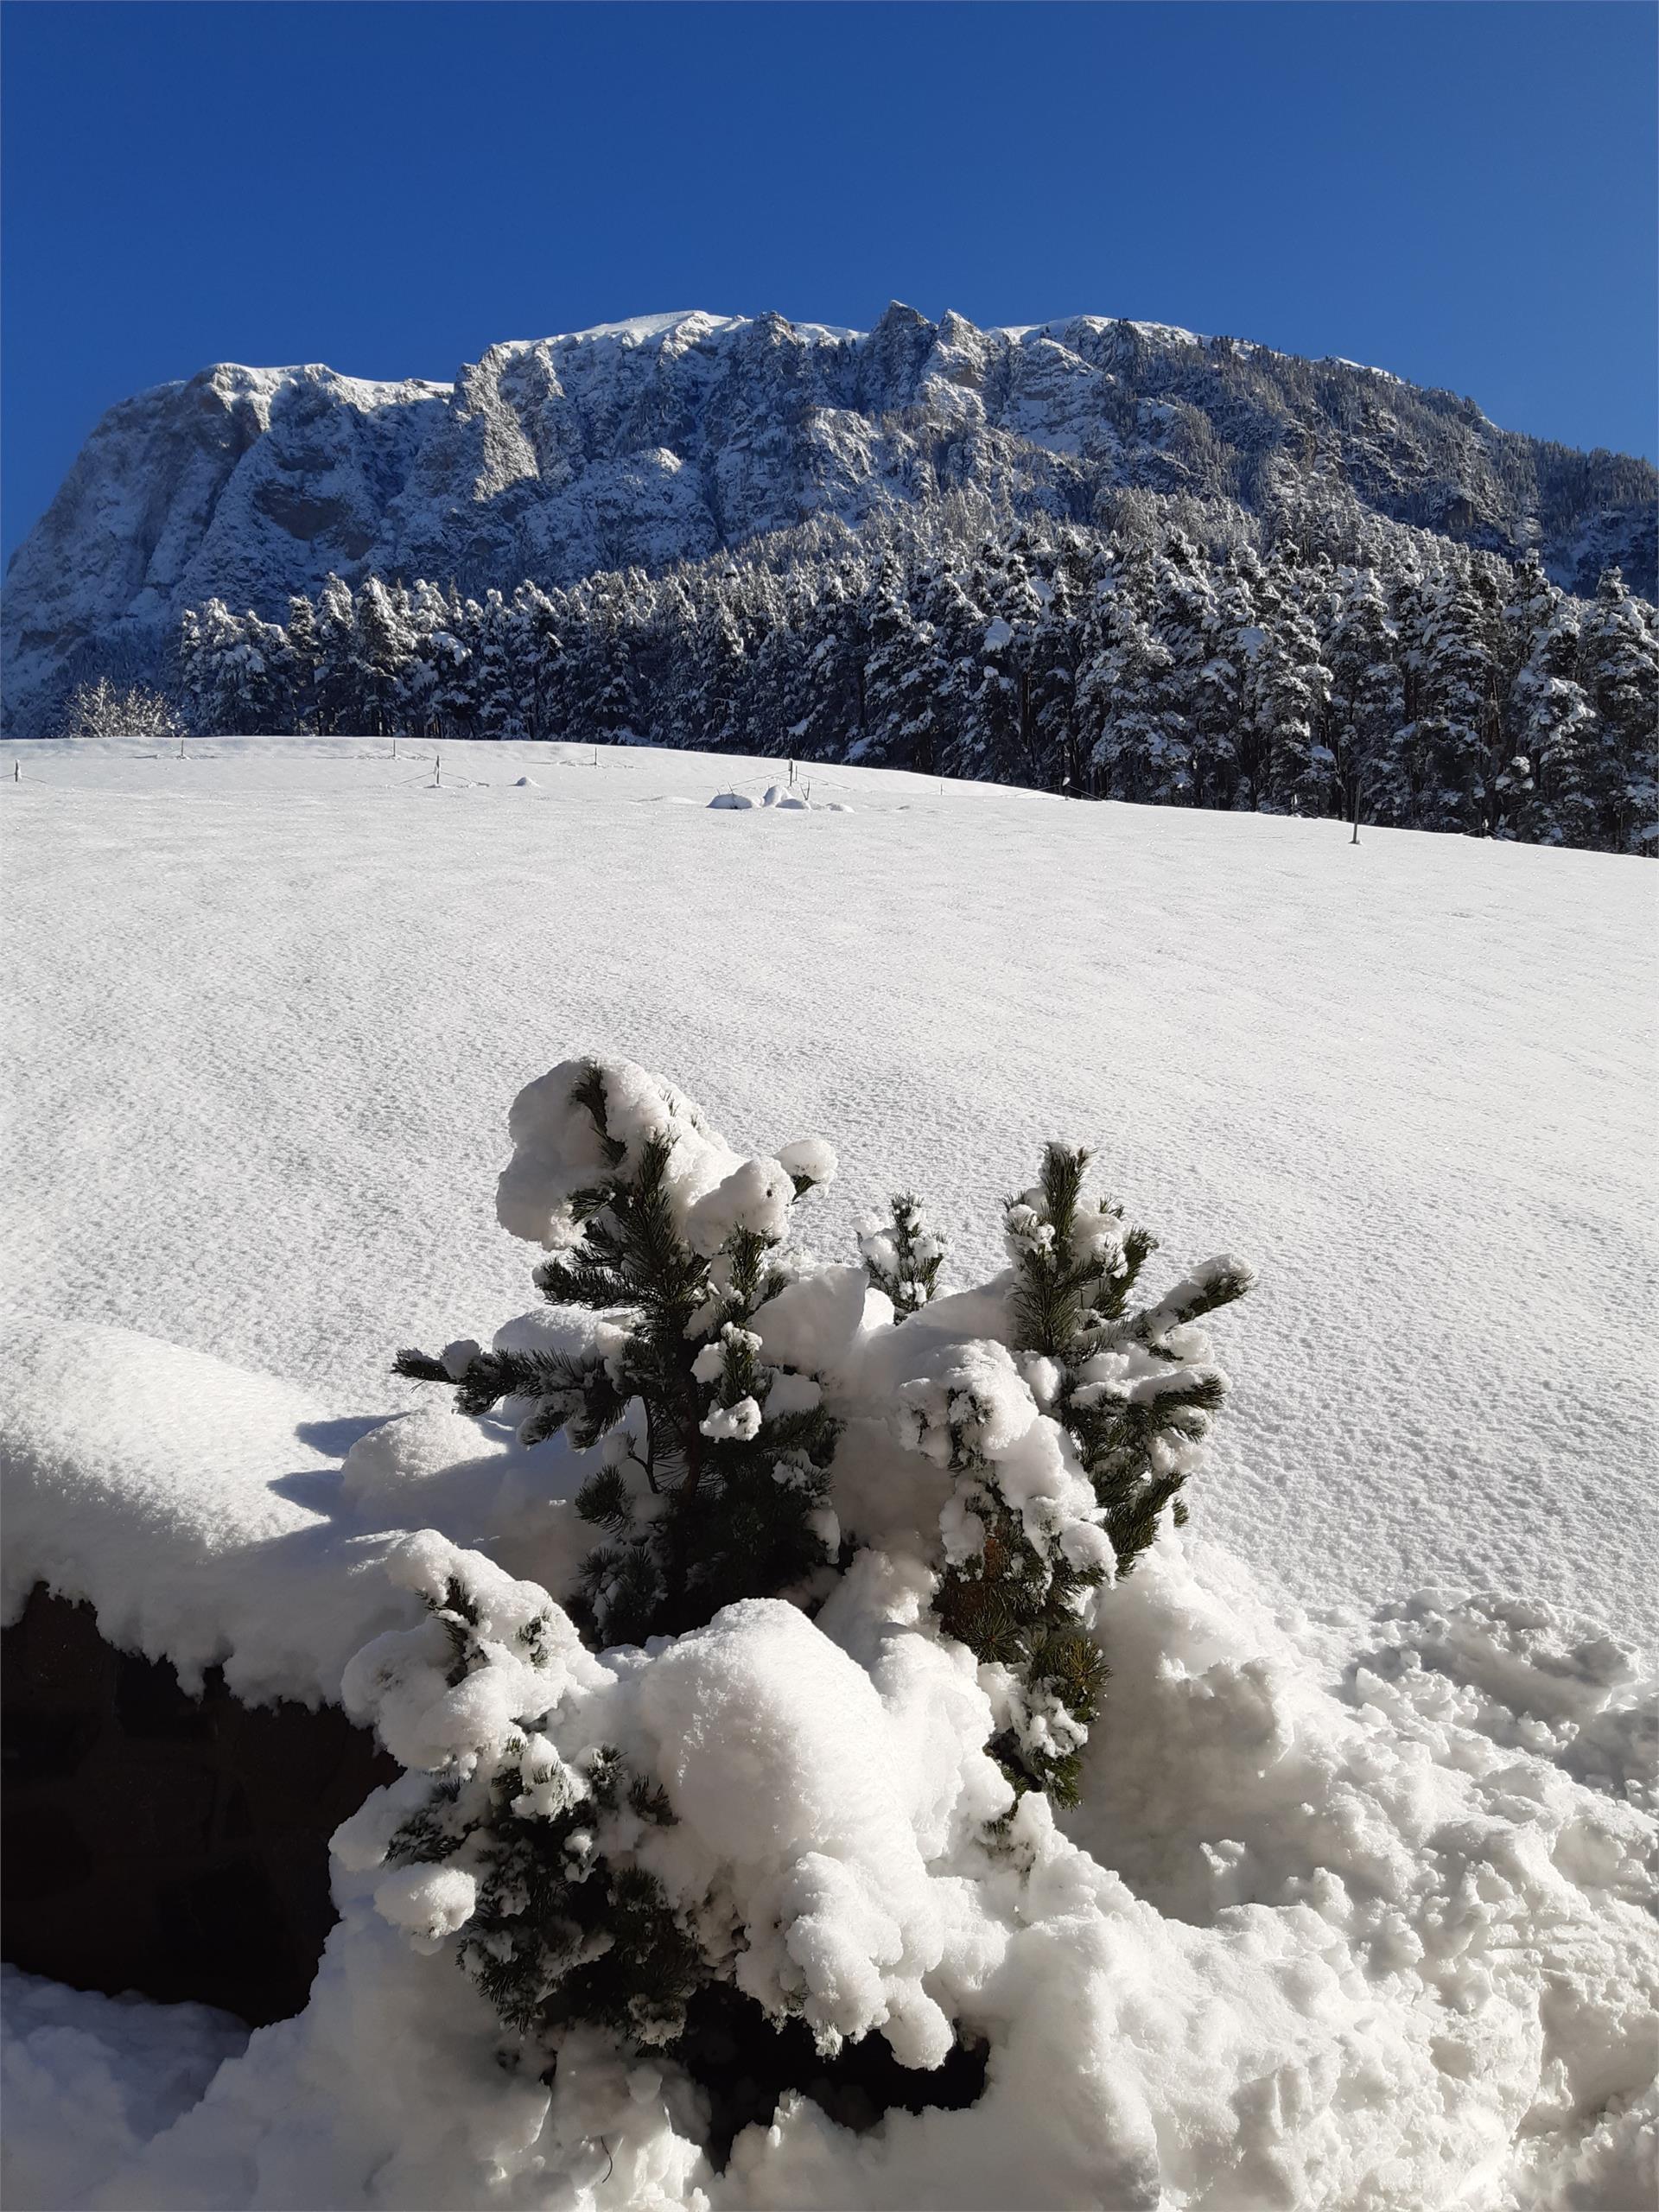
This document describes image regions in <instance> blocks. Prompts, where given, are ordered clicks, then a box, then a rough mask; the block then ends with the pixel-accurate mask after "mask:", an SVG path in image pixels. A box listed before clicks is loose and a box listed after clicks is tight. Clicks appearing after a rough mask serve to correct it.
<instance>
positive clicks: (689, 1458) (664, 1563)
mask: <svg viewBox="0 0 1659 2212" xmlns="http://www.w3.org/2000/svg"><path fill="white" fill-rule="evenodd" d="M575 1103H578V1104H580V1105H581V1106H582V1107H583V1108H584V1109H586V1111H587V1112H588V1114H589V1115H590V1116H591V1117H592V1119H593V1122H594V1128H595V1129H596V1130H597V1131H598V1133H599V1136H600V1141H601V1149H602V1150H603V1152H604V1154H605V1158H606V1160H607V1168H608V1172H606V1173H601V1175H600V1176H599V1177H598V1179H596V1180H595V1181H594V1184H593V1185H592V1186H591V1187H590V1188H589V1189H588V1190H585V1191H582V1192H579V1193H578V1194H577V1195H576V1197H575V1200H574V1211H575V1216H576V1217H577V1219H578V1221H579V1222H580V1224H581V1228H582V1234H581V1239H580V1242H579V1243H577V1244H576V1245H575V1247H574V1248H573V1249H570V1250H569V1251H564V1252H558V1253H556V1254H555V1255H553V1256H551V1257H550V1258H549V1259H548V1260H546V1261H545V1262H543V1264H542V1265H541V1266H540V1267H538V1268H537V1269H536V1271H535V1278H534V1279H535V1281H536V1285H537V1288H538V1289H539V1290H540V1292H541V1294H542V1295H543V1298H545V1299H546V1300H548V1301H549V1302H550V1304H551V1305H554V1306H577V1307H585V1308H587V1309H588V1310H589V1311H590V1312H593V1313H599V1314H602V1315H604V1316H605V1317H606V1318H607V1319H609V1320H611V1321H613V1322H619V1323H620V1324H621V1325H623V1326H624V1328H625V1329H626V1336H625V1338H624V1340H623V1342H622V1344H621V1347H620V1351H618V1352H616V1353H614V1354H613V1355H612V1356H610V1357H601V1356H600V1355H599V1354H597V1353H593V1354H589V1355H587V1356H584V1357H575V1356H571V1355H564V1354H558V1353H549V1352H544V1351H531V1352H517V1351H490V1352H485V1351H480V1350H479V1349H478V1348H477V1347H476V1346H467V1347H453V1348H452V1351H451V1355H448V1356H446V1357H445V1358H444V1359H433V1358H431V1357H429V1356H428V1355H426V1354H425V1353H423V1352H419V1351H403V1352H400V1353H399V1354H398V1355H397V1361H396V1363H395V1369H396V1371H397V1373H398V1374H400V1375H404V1376H412V1377H414V1378H416V1379H418V1380H423V1381H434V1382H440V1381H441V1382H448V1383H454V1385H455V1386H456V1388H455V1403H456V1406H457V1408H458V1409H459V1410H460V1411H461V1412H462V1413H464V1414H473V1415H474V1416H476V1415H480V1414H487V1413H491V1412H493V1410H494V1409H495V1408H496V1407H497V1406H499V1405H500V1404H502V1403H503V1402H505V1401H508V1400H514V1401H518V1402H524V1401H529V1402H531V1411H530V1412H529V1413H528V1414H527V1415H525V1417H524V1419H523V1420H522V1421H521V1423H520V1426H519V1436H520V1440H521V1441H523V1442H524V1443H526V1444H533V1443H537V1442H539V1441H541V1440H542V1439H543V1438H544V1437H548V1436H550V1435H552V1434H553V1433H555V1432H556V1431H557V1430H560V1429H564V1430H566V1432H567V1433H568V1434H569V1440H570V1442H571V1443H572V1445H573V1446H575V1448H576V1449H578V1450H586V1449H588V1448H590V1447H591V1446H594V1445H595V1444H600V1443H602V1444H603V1446H604V1457H603V1459H602V1463H601V1465H600V1466H599V1468H597V1469H596V1470H595V1471H594V1474H593V1475H592V1476H591V1477H590V1478H588V1482H587V1483H586V1484H584V1485H583V1487H582V1491H581V1492H580V1493H579V1495H578V1496H577V1498H576V1501H575V1506H576V1511H577V1512H578V1514H579V1515H580V1516H582V1519H583V1520H584V1521H586V1522H588V1523H589V1525H590V1526H592V1527H593V1528H594V1529H595V1530H596V1531H597V1532H598V1533H599V1541H598V1542H597V1543H596V1545H595V1547H594V1550H593V1551H592V1552H591V1553H590V1554H588V1559H587V1561H586V1563H585V1565H584V1567H583V1570H582V1601H583V1605H584V1606H585V1613H586V1621H585V1623H584V1624H585V1625H586V1624H590V1625H591V1626H592V1628H593V1630H594V1632H595V1633H596V1634H597V1635H598V1637H600V1639H601V1642H602V1643H642V1642H643V1641H644V1640H645V1638H646V1637H650V1636H664V1635H667V1636H674V1635H678V1634H680V1633H682V1632H683V1630H687V1629H690V1628H695V1627H697V1626H700V1625H701V1624H702V1623H703V1622H704V1621H707V1620H709V1619H710V1618H712V1617H713V1616H714V1614H715V1613H716V1612H718V1611H720V1609H721V1606H722V1605H731V1604H733V1603H734V1602H735V1601H736V1600H737V1599H741V1598H755V1597H771V1596H773V1595H775V1594H776V1593H777V1592H779V1591H780V1590H785V1589H787V1588H789V1587H791V1586H793V1585H796V1584H798V1583H800V1582H801V1581H803V1580H805V1579H806V1578H807V1577H809V1576H810V1575H811V1574H813V1573H815V1572H817V1570H818V1569H819V1568H821V1567H823V1565H824V1563H825V1560H826V1554H833V1552H834V1550H835V1548H836V1544H837V1543H838V1541H839V1540H838V1536H833V1540H832V1541H826V1538H827V1537H830V1536H832V1535H833V1532H832V1524H831V1522H830V1521H829V1518H828V1517H827V1515H826V1511H825V1507H826V1501H827V1497H828V1491H829V1473H828V1470H829V1462H830V1460H831V1459H832V1458H833V1457H834V1454H835V1448H836V1438H837V1436H838V1434H839V1428H838V1425H837V1423H836V1421H833V1420H832V1419H831V1418H830V1416H829V1414H828V1413H827V1412H826V1411H825V1410H824V1408H823V1402H822V1399H821V1398H818V1400H817V1402H816V1403H814V1404H812V1405H810V1406H807V1407H798V1406H793V1405H791V1409H789V1410H784V1411H779V1412H776V1413H773V1412H771V1411H769V1410H768V1409H767V1408H766V1407H764V1406H763V1405H762V1403H761V1402H760V1396H759V1395H757V1393H759V1392H760V1390H761V1389H762V1388H763V1387H764V1386H763V1384H762V1381H761V1377H760V1370H759V1368H758V1365H757V1362H756V1357H755V1355H756V1353H757V1352H758V1351H759V1349H760V1340H759V1338H757V1337H755V1336H754V1335H753V1332H750V1331H749V1330H747V1329H746V1328H745V1327H744V1323H745V1322H746V1321H747V1320H748V1319H750V1318H751V1317H752V1316H753V1313H755V1311H756V1310H757V1309H758V1308H759V1307H760V1306H763V1305H765V1303H766V1300H768V1299H770V1298H772V1297H773V1296H775V1295H776V1294H777V1293H778V1292H779V1290H781V1289H782V1288H783V1287H785V1284H786V1282H787V1281H788V1280H789V1275H788V1272H787V1270H786V1269H785V1268H784V1267H783V1266H781V1265H780V1264H779V1246H780V1244H781V1238H779V1237H778V1236H766V1235H764V1234H762V1233H760V1231H758V1230H753V1229H750V1228H746V1227H739V1228H738V1229H736V1230H734V1231H733V1232H732V1234H731V1235H730V1236H728V1237H727V1238H726V1239H725V1241H724V1242H723V1243H721V1247H720V1249H719V1250H718V1252H717V1253H715V1255H712V1256H711V1257H705V1256H703V1255H701V1254H699V1253H697V1252H696V1251H694V1250H693V1249H692V1248H691V1246H690V1243H687V1241H686V1240H685V1237H684V1236H683V1234H682V1232H681V1230H680V1229H679V1228H678V1227H677V1224H676V1219H675V1215H674V1211H673V1207H672V1205H671V1202H670V1196H669V1189H668V1169H669V1164H670V1159H671V1144H670V1142H669V1141H668V1140H667V1139H665V1138H664V1137H663V1136H661V1135H653V1136H652V1137H650V1138H649V1139H648V1140H647V1141H646V1142H645V1146H644V1147H643V1153H642V1157H641V1158H640V1160H639V1164H638V1166H637V1167H632V1168H631V1167H628V1166H626V1165H625V1160H626V1147H625V1146H624V1145H623V1144H622V1143H620V1141H618V1140H617V1139H616V1138H614V1137H613V1136H612V1135H611V1134H610V1132H609V1128H608V1126H607V1105H606V1097H605V1088H604V1084H603V1081H602V1078H601V1071H600V1070H599V1069H598V1068H597V1067H596V1066H593V1065H589V1066H588V1069H587V1070H586V1071H585V1073H584V1075H583V1077H582V1081H581V1082H580V1083H579V1084H578V1085H577V1088H576V1090H575ZM794 1181H795V1185H796V1192H797V1195H798V1196H801V1195H804V1192H806V1191H808V1190H810V1188H811V1187H812V1186H811V1184H810V1180H809V1179H808V1178H806V1177H805V1176H804V1175H798V1176H796V1177H795V1178H794ZM455 1351H464V1353H465V1357H464V1359H456V1358H454V1357H453V1355H454V1352H455ZM796 1395H815V1394H811V1393H798V1394H796ZM630 1408H637V1409H638V1410H637V1413H636V1414H633V1415H632V1417H631V1418H627V1419H625V1416H629V1415H630Z"/></svg>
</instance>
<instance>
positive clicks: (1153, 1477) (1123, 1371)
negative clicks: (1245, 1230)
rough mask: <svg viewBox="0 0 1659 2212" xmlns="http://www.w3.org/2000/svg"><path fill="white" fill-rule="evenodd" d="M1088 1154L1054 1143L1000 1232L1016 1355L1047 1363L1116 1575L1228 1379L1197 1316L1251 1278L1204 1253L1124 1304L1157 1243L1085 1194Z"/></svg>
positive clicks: (1205, 1427)
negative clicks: (1159, 1292) (1134, 1305)
mask: <svg viewBox="0 0 1659 2212" xmlns="http://www.w3.org/2000/svg"><path fill="white" fill-rule="evenodd" d="M1089 1160H1090V1155H1089V1154H1088V1153H1087V1152H1086V1151H1084V1150H1082V1149H1080V1148H1078V1149H1072V1148H1071V1147H1066V1146H1065V1145H1058V1144H1051V1145H1049V1146H1047V1147H1046V1148H1045V1150H1044V1154H1043V1166H1042V1176H1041V1179H1040V1181H1039V1183H1038V1184H1037V1185H1035V1187H1034V1188H1033V1189H1031V1190H1029V1191H1027V1192H1023V1193H1022V1194H1021V1195H1020V1197H1019V1198H1011V1199H1009V1200H1008V1202H1007V1207H1006V1209H1005V1212H1004V1229H1005V1234H1006V1238H1007V1249H1008V1254H1009V1256H1010V1258H1012V1260H1013V1261H1014V1268H1015V1288H1014V1315H1015V1321H1016V1330H1017V1335H1016V1343H1017V1344H1018V1346H1019V1348H1020V1349H1021V1350H1023V1351H1027V1352H1029V1353H1032V1354H1033V1355H1035V1357H1037V1358H1039V1359H1040V1360H1044V1361H1047V1362H1050V1363H1052V1370H1053V1372H1052V1378H1051V1377H1048V1376H1045V1379H1046V1380H1048V1381H1050V1383H1051V1388H1050V1390H1049V1393H1048V1396H1049V1407H1050V1410H1052V1413H1053V1414H1054V1417H1055V1419H1056V1420H1058V1421H1060V1422H1061V1423H1062V1425H1063V1426H1064V1427H1065V1428H1066V1429H1067V1431H1068V1432H1069V1433H1070V1434H1071V1439H1072V1441H1073V1442H1074V1444H1075V1445H1076V1446H1077V1452H1078V1454H1079V1456H1080V1457H1081V1459H1082V1460H1083V1464H1084V1466H1085V1468H1086V1469H1087V1470H1088V1472H1089V1478H1090V1481H1091V1482H1092V1483H1093V1484H1094V1487H1095V1494H1096V1497H1097V1498H1098V1499H1099V1501H1100V1503H1101V1504H1102V1506H1103V1508H1104V1509H1105V1512H1106V1527H1107V1531H1108V1533H1109V1535H1110V1537H1111V1540H1112V1548H1113V1550H1114V1551H1115V1552H1116V1555H1117V1572H1118V1573H1119V1575H1120V1576H1122V1575H1126V1574H1128V1573H1131V1572H1132V1571H1133V1568H1134V1567H1135V1560H1137V1559H1138V1558H1139V1557H1140V1555H1141V1553H1142V1552H1143V1551H1144V1550H1145V1549H1146V1548H1147V1545H1148V1544H1149V1543H1150V1542H1151V1541H1152V1539H1153V1537H1154V1535H1156V1533H1157V1529H1158V1522H1159V1517H1160V1515H1161V1513H1162V1511H1163V1510H1164V1508H1165V1506H1166V1505H1169V1504H1172V1503H1173V1507H1174V1512H1175V1519H1176V1521H1177V1523H1178V1524H1179V1523H1181V1522H1185V1518H1186V1510H1185V1505H1184V1503H1182V1501H1181V1500H1180V1498H1179V1496H1178V1492H1179V1491H1180V1489H1181V1487H1182V1485H1183V1484H1185V1481H1186V1478H1187V1477H1188V1475H1189V1474H1191V1473H1192V1470H1193V1469H1194V1467H1195V1466H1196V1465H1198V1447H1199V1446H1201V1445H1202V1443H1203V1441H1204V1440H1205V1437H1206V1436H1207V1435H1208V1434H1209V1433H1210V1429H1211V1424H1212V1421H1213V1419H1214V1415H1215V1413H1216V1410H1217V1408H1218V1407H1219V1406H1220V1404H1221V1402H1222V1401H1223V1399H1224V1397H1225V1396H1226V1395H1227V1390H1228V1388H1229V1385H1228V1381H1227V1377H1226V1376H1225V1375H1224V1373H1223V1372H1222V1370H1221V1369H1220V1368H1219V1367H1217V1366H1215V1365H1214V1364H1213V1363H1211V1359H1210V1356H1209V1349H1210V1348H1209V1345H1208V1344H1207V1342H1206V1341H1205V1339H1204V1338H1203V1337H1202V1335H1201V1334H1200V1333H1199V1332H1198V1330H1197V1329H1196V1328H1194V1326H1193V1324H1194V1323H1195V1322H1198V1321H1199V1320H1201V1319H1203V1318H1204V1316H1205V1314H1207V1313H1214V1312H1215V1311H1216V1310H1217V1308H1218V1307H1220V1306H1229V1305H1230V1304H1231V1303H1232V1302H1233V1300H1235V1299H1237V1298H1242V1297H1243V1295H1244V1294H1245V1292H1246V1291H1248V1290H1249V1288H1250V1287H1251V1285H1252V1284H1253V1283H1254V1281H1255V1273H1254V1270H1253V1269H1252V1268H1249V1266H1248V1265H1246V1263H1245V1262H1243V1261H1242V1260H1235V1259H1231V1258H1229V1257H1227V1256H1225V1255H1223V1256H1221V1257H1218V1258H1216V1259H1211V1260H1206V1261H1205V1262H1203V1263H1202V1264H1201V1265H1200V1266H1199V1267H1198V1268H1194V1270H1193V1271H1192V1274H1190V1275H1187V1276H1185V1278H1184V1279H1183V1280H1182V1281H1180V1282H1178V1283H1177V1284H1176V1285H1175V1287H1174V1288H1173V1290H1170V1291H1167V1292H1166V1294H1164V1296H1163V1297H1162V1298H1160V1300H1158V1301H1157V1302H1156V1304H1154V1305H1150V1306H1142V1307H1141V1309H1140V1310H1139V1311H1138V1312H1135V1313H1130V1312H1129V1311H1128V1303H1129V1299H1130V1297H1131V1295H1132V1294H1133V1292H1134V1290H1135V1284H1136V1282H1137V1281H1138V1280H1139V1278H1140V1274H1141V1268H1142V1267H1143V1266H1144V1265H1145V1263H1146V1262H1147V1258H1148V1256H1149V1255H1151V1254H1152V1253H1153V1252H1154V1251H1155V1250H1156V1249H1157V1239H1156V1238H1155V1237H1154V1236H1152V1235H1151V1234H1150V1233H1149V1231H1147V1230H1144V1229H1140V1228H1129V1227H1126V1226H1125V1224H1124V1218H1123V1210H1122V1206H1121V1205H1118V1204H1117V1202H1116V1200H1115V1199H1111V1198H1099V1199H1097V1200H1096V1203H1095V1204H1094V1205H1092V1206H1089V1205H1084V1201H1083V1185H1084V1176H1085V1174H1086V1172H1087V1169H1088V1166H1089Z"/></svg>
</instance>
